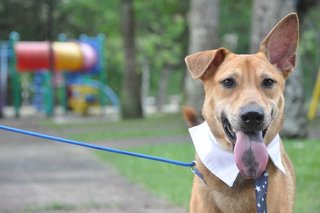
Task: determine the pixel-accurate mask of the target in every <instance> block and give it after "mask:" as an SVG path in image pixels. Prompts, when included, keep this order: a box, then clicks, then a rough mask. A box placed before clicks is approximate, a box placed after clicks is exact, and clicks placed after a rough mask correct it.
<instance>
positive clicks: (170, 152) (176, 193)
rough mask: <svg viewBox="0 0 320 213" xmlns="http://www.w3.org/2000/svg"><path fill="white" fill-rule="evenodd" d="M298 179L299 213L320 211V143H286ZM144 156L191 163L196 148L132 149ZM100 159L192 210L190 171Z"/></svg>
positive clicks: (139, 162) (296, 207)
mask: <svg viewBox="0 0 320 213" xmlns="http://www.w3.org/2000/svg"><path fill="white" fill-rule="evenodd" d="M285 146H286V150H287V152H288V154H289V156H290V158H291V160H292V162H293V164H294V167H295V170H296V176H297V195H296V202H295V212H310V213H311V212H320V199H319V195H318V193H319V191H320V181H319V177H320V158H319V157H318V155H319V154H320V141H315V140H305V141H303V142H301V141H290V142H286V143H285ZM132 151H136V152H140V153H148V154H151V155H156V156H166V157H169V158H172V159H179V160H185V161H190V159H192V157H193V152H194V150H193V147H192V145H191V146H189V145H183V144H170V145H160V146H156V147H147V146H145V147H140V148H135V149H132ZM97 154H98V156H99V158H100V159H102V160H105V161H106V162H108V163H112V164H113V165H114V166H115V167H117V168H118V169H119V170H120V172H121V173H122V174H124V175H125V176H127V177H128V178H129V179H130V180H131V181H133V182H136V183H139V184H142V185H144V186H145V187H146V188H147V189H148V190H150V191H152V192H153V193H154V194H156V195H159V196H162V197H165V198H167V199H168V200H170V201H172V202H173V203H174V204H176V205H179V206H183V207H185V208H187V207H188V202H189V198H190V189H191V185H192V183H191V182H192V174H191V172H190V170H189V169H186V168H179V167H174V166H169V165H165V164H161V163H155V162H151V161H146V160H141V159H134V158H133V159H131V158H130V159H128V158H124V157H121V156H109V155H105V154H103V153H97Z"/></svg>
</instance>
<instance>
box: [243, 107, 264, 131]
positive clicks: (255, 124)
mask: <svg viewBox="0 0 320 213" xmlns="http://www.w3.org/2000/svg"><path fill="white" fill-rule="evenodd" d="M240 118H241V121H242V126H243V128H244V130H246V131H257V130H259V129H260V128H261V124H262V123H263V121H264V112H263V109H262V108H261V107H260V106H257V105H249V106H245V107H243V108H241V110H240Z"/></svg>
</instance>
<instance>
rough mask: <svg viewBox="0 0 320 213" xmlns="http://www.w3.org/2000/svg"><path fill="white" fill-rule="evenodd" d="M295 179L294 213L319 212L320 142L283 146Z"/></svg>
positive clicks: (309, 141)
mask: <svg viewBox="0 0 320 213" xmlns="http://www.w3.org/2000/svg"><path fill="white" fill-rule="evenodd" d="M285 146H286V150H287V152H288V154H289V156H290V159H291V161H292V163H293V165H294V168H295V172H296V178H297V183H296V186H297V192H296V203H295V212H307V213H309V212H310V213H311V212H312V213H313V212H320V199H319V192H320V181H319V178H320V158H319V154H320V140H318V141H316V140H305V141H290V142H287V143H286V144H285Z"/></svg>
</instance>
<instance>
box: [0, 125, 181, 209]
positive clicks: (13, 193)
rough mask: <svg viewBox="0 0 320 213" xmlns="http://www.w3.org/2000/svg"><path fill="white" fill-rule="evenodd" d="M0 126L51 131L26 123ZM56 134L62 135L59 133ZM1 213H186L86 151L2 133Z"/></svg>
mask: <svg viewBox="0 0 320 213" xmlns="http://www.w3.org/2000/svg"><path fill="white" fill-rule="evenodd" d="M0 123H1V124H5V125H11V126H16V127H20V128H25V129H32V130H37V131H43V132H47V133H51V134H55V135H57V134H58V133H55V132H52V130H49V129H45V128H43V127H40V126H38V125H37V122H35V121H32V120H31V121H30V120H25V119H21V120H0ZM59 134H60V133H59ZM0 212H1V213H20V212H36V213H42V212H43V213H51V212H52V213H62V212H66V213H100V212H101V213H102V212H110V213H120V212H123V213H129V212H130V213H133V212H134V213H135V212H137V213H139V212H141V213H144V212H145V213H147V212H154V213H160V212H161V213H162V212H163V213H184V212H186V210H184V209H181V208H177V207H174V206H172V205H170V204H169V203H168V202H167V201H165V200H163V199H159V198H158V197H155V196H153V195H152V194H150V193H149V192H147V191H145V190H144V189H143V188H142V187H141V186H138V185H133V184H131V183H130V182H128V181H127V180H126V179H125V178H123V177H122V176H120V175H119V174H118V172H117V171H116V170H115V169H114V168H112V167H111V166H108V165H106V164H105V163H102V162H100V161H99V160H97V159H96V158H95V157H94V156H93V155H92V154H90V150H87V149H84V148H81V147H75V146H70V145H66V144H56V143H51V142H46V141H45V140H39V139H35V138H32V137H27V136H21V135H17V134H13V133H9V132H3V131H2V130H1V131H0Z"/></svg>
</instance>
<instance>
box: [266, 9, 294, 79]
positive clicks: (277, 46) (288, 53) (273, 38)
mask: <svg viewBox="0 0 320 213" xmlns="http://www.w3.org/2000/svg"><path fill="white" fill-rule="evenodd" d="M298 42H299V20H298V16H297V14H296V13H290V14H289V15H287V16H286V17H284V18H283V19H282V20H281V21H280V22H279V23H278V24H277V25H276V26H275V27H274V28H273V29H272V30H271V31H270V33H269V34H268V35H267V36H266V38H265V39H264V40H263V41H262V42H261V44H260V51H261V52H264V53H265V54H266V56H267V58H268V60H269V61H270V63H271V64H273V65H275V66H276V67H278V68H279V69H280V70H281V71H282V72H283V75H284V77H285V78H287V77H288V75H289V74H290V72H291V71H292V70H293V68H294V67H295V65H296V51H297V46H298Z"/></svg>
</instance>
